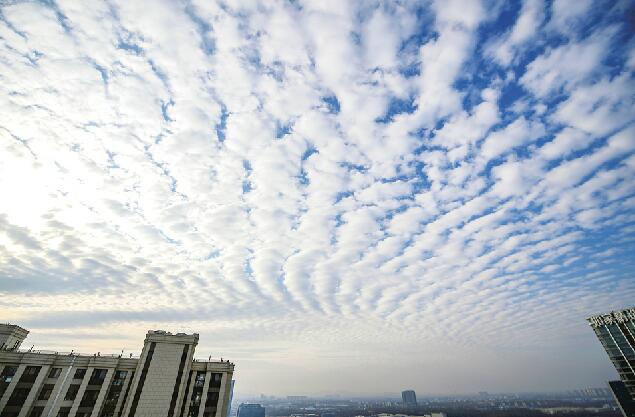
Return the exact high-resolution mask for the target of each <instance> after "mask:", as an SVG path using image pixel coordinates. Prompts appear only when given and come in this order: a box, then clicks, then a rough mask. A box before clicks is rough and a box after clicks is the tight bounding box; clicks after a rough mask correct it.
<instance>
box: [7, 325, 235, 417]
mask: <svg viewBox="0 0 635 417" xmlns="http://www.w3.org/2000/svg"><path fill="white" fill-rule="evenodd" d="M27 334H28V331H26V330H25V329H22V328H21V327H19V326H15V325H7V324H0V346H2V349H0V416H2V417H31V416H34V417H46V416H51V417H53V416H55V417H89V416H91V417H114V416H117V417H190V416H199V415H200V416H203V417H226V413H227V409H228V407H229V401H228V400H229V395H230V387H231V379H232V375H233V372H234V364H232V363H230V362H223V361H198V360H194V359H193V355H194V350H195V348H196V345H197V344H198V334H196V333H194V334H185V333H177V334H172V333H169V332H165V331H163V330H150V331H148V333H147V335H146V339H145V342H144V345H143V350H142V351H141V356H140V357H139V358H133V357H132V355H130V357H128V356H125V355H123V354H119V355H101V354H99V353H97V354H94V355H82V354H77V353H73V352H71V353H62V352H52V351H48V352H43V351H32V350H20V349H19V348H20V344H21V343H22V341H23V340H24V338H25V337H26V335H27Z"/></svg>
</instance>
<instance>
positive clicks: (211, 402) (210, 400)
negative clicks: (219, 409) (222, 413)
mask: <svg viewBox="0 0 635 417" xmlns="http://www.w3.org/2000/svg"><path fill="white" fill-rule="evenodd" d="M216 404H218V393H217V392H208V393H207V399H206V400H205V407H216Z"/></svg>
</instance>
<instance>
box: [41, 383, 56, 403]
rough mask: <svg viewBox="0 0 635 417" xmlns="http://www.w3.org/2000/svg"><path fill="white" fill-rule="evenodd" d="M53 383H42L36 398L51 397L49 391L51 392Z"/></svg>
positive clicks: (46, 398)
mask: <svg viewBox="0 0 635 417" xmlns="http://www.w3.org/2000/svg"><path fill="white" fill-rule="evenodd" d="M54 386H55V385H53V384H44V385H43V386H42V389H41V390H40V395H38V397H37V399H38V400H48V399H49V398H50V397H51V393H52V392H53V387H54Z"/></svg>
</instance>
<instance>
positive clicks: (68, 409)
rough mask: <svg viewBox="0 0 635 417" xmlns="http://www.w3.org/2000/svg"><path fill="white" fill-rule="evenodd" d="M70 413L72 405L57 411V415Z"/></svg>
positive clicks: (60, 416) (65, 416)
mask: <svg viewBox="0 0 635 417" xmlns="http://www.w3.org/2000/svg"><path fill="white" fill-rule="evenodd" d="M70 413H71V408H70V407H61V408H60V411H58V413H57V417H68V415H69V414H70Z"/></svg>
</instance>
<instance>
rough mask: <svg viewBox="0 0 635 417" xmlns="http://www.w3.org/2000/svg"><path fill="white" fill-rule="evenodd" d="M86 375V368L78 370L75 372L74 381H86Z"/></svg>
mask: <svg viewBox="0 0 635 417" xmlns="http://www.w3.org/2000/svg"><path fill="white" fill-rule="evenodd" d="M84 375H86V368H78V369H76V370H75V376H73V379H84Z"/></svg>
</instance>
